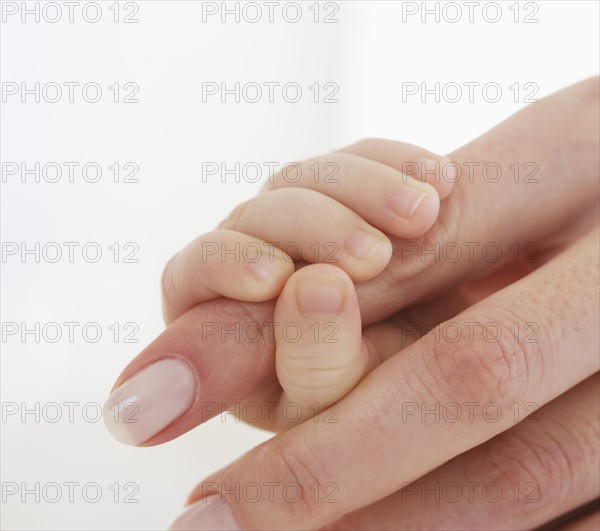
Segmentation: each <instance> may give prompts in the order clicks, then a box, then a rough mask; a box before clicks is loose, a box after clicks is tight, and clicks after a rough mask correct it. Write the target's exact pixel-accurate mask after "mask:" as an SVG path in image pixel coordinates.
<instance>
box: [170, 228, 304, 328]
mask: <svg viewBox="0 0 600 531" xmlns="http://www.w3.org/2000/svg"><path fill="white" fill-rule="evenodd" d="M293 272H294V262H293V260H292V259H291V258H290V257H289V256H288V255H287V254H286V253H284V252H283V251H281V249H279V248H277V247H275V246H273V245H271V244H270V243H267V242H265V241H264V240H260V239H259V238H254V237H253V236H248V235H246V234H243V233H241V232H236V231H232V230H215V231H212V232H209V233H207V234H204V235H202V236H200V237H199V238H196V239H195V240H194V241H192V242H191V243H190V244H188V245H187V246H186V247H185V248H184V249H183V250H181V251H180V252H179V253H177V254H176V255H175V256H173V258H171V260H170V261H169V262H168V263H167V265H166V267H165V269H164V271H163V276H162V295H163V315H164V318H165V322H166V323H167V324H170V323H171V322H172V321H173V320H175V319H176V318H177V317H179V316H180V315H181V314H183V313H185V312H186V311H187V310H189V309H190V308H192V307H194V306H196V305H197V304H200V303H201V302H205V301H208V300H211V299H215V298H217V297H227V298H230V299H236V300H240V301H247V302H262V301H267V300H270V299H272V298H274V297H276V296H277V295H278V294H279V293H280V291H281V289H282V288H283V285H284V283H285V281H286V280H287V279H288V277H289V276H290V275H291V274H292V273H293Z"/></svg>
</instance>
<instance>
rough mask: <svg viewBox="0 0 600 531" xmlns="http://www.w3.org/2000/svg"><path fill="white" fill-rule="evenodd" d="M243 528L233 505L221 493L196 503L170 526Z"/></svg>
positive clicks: (216, 530)
mask: <svg viewBox="0 0 600 531" xmlns="http://www.w3.org/2000/svg"><path fill="white" fill-rule="evenodd" d="M241 529H242V527H241V526H240V524H239V522H238V521H237V518H236V517H235V514H233V511H232V510H231V507H229V504H228V503H227V502H225V501H223V500H221V495H220V494H214V495H212V496H209V497H208V498H204V499H203V500H200V501H199V502H196V503H194V504H193V505H191V506H190V508H189V509H187V511H185V512H184V513H183V514H182V515H181V516H180V517H179V518H177V520H175V521H174V522H173V524H172V525H171V527H169V530H170V531H175V530H198V531H203V530H211V531H241Z"/></svg>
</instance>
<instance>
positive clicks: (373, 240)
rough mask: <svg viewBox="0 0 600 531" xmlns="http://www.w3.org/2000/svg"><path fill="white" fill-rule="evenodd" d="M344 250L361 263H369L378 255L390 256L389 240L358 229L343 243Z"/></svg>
mask: <svg viewBox="0 0 600 531" xmlns="http://www.w3.org/2000/svg"><path fill="white" fill-rule="evenodd" d="M344 248H345V249H346V251H347V252H348V254H350V255H351V256H352V257H354V258H355V259H356V260H359V261H361V262H369V261H371V260H373V259H374V258H375V256H376V255H377V254H379V253H386V254H387V255H388V256H389V255H390V254H391V244H390V242H389V240H387V239H384V238H381V237H380V236H376V235H375V234H372V233H370V232H367V231H365V230H362V229H359V230H357V231H356V232H354V233H353V234H351V235H350V236H349V237H348V238H346V241H345V242H344Z"/></svg>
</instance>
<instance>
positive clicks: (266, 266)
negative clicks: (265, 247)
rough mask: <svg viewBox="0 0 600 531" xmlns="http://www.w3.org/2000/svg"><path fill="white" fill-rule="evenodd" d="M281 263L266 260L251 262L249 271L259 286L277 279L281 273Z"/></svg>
mask: <svg viewBox="0 0 600 531" xmlns="http://www.w3.org/2000/svg"><path fill="white" fill-rule="evenodd" d="M279 268H280V264H279V261H278V260H276V259H274V260H270V259H268V258H264V259H261V260H258V261H256V262H250V264H249V265H248V269H249V270H250V273H251V274H252V276H253V277H254V279H255V280H256V281H257V282H258V283H259V284H266V283H268V282H269V281H271V280H272V279H273V277H275V276H276V275H277V273H278V271H279Z"/></svg>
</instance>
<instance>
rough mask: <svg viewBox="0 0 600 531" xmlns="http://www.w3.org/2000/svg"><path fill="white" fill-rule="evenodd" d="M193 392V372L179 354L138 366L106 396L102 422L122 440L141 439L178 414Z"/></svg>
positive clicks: (194, 383) (134, 440)
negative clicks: (178, 356)
mask: <svg viewBox="0 0 600 531" xmlns="http://www.w3.org/2000/svg"><path fill="white" fill-rule="evenodd" d="M195 396H196V376H195V374H194V371H193V370H192V368H191V366H190V365H189V364H188V363H187V362H185V361H184V360H182V359H179V358H167V359H164V360H162V361H157V362H156V363H153V364H152V365H149V366H148V367H146V368H145V369H143V370H141V371H140V372H138V373H137V374H135V375H134V376H132V377H131V378H129V379H128V380H126V381H125V382H123V383H122V384H121V385H120V386H119V387H117V388H116V389H115V390H114V391H113V392H112V393H111V394H110V396H109V397H108V400H107V401H106V403H105V404H104V410H103V417H104V423H105V424H106V427H107V428H108V430H109V431H110V432H111V433H112V434H113V436H114V437H115V438H116V439H117V440H118V441H120V442H122V443H124V444H131V445H136V444H140V443H143V442H145V441H147V440H148V439H150V437H152V436H153V435H156V434H157V433H158V432H159V431H161V430H163V429H164V428H166V427H167V426H168V425H169V424H171V422H173V421H174V420H175V419H177V418H178V417H180V416H181V415H182V414H183V413H184V412H185V411H186V410H187V409H188V408H189V407H190V406H191V405H192V403H193V401H194V397H195Z"/></svg>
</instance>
